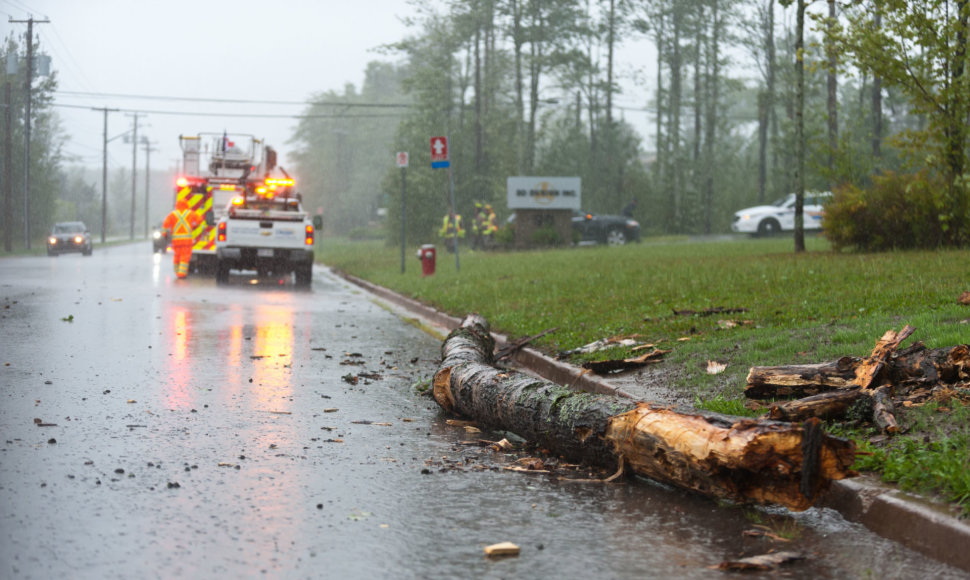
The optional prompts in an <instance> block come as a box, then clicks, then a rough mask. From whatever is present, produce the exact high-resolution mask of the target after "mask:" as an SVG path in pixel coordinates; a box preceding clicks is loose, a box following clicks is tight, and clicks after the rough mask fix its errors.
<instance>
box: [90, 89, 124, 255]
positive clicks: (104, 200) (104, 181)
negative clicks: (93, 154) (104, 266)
mask: <svg viewBox="0 0 970 580" xmlns="http://www.w3.org/2000/svg"><path fill="white" fill-rule="evenodd" d="M92 110H93V111H102V112H103V113H104V138H103V142H102V149H101V243H102V244H103V243H104V240H105V231H106V230H107V229H108V113H112V112H116V111H117V110H118V109H109V108H108V107H101V108H100V109H95V108H92Z"/></svg>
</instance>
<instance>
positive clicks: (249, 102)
mask: <svg viewBox="0 0 970 580" xmlns="http://www.w3.org/2000/svg"><path fill="white" fill-rule="evenodd" d="M55 93H56V94H58V95H64V96H70V97H82V98H99V99H102V98H105V97H111V98H116V99H144V100H150V101H187V102H192V103H237V104H243V105H297V106H307V105H311V106H330V107H358V108H382V109H400V108H408V107H410V106H411V105H410V104H408V103H346V102H343V101H274V100H260V99H216V98H206V97H175V96H165V95H133V94H125V93H89V92H84V91H56V92H55Z"/></svg>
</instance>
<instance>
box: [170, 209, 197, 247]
mask: <svg viewBox="0 0 970 580" xmlns="http://www.w3.org/2000/svg"><path fill="white" fill-rule="evenodd" d="M191 213H192V211H191V210H188V209H183V210H175V211H174V212H172V215H174V216H175V220H176V221H175V225H174V226H172V240H173V241H174V240H191V239H192V238H193V236H192V226H191V225H190V224H189V215H190V214H191Z"/></svg>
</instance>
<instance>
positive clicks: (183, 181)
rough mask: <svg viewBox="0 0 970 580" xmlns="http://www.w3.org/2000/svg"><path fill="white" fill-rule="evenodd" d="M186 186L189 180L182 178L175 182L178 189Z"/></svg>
mask: <svg viewBox="0 0 970 580" xmlns="http://www.w3.org/2000/svg"><path fill="white" fill-rule="evenodd" d="M188 184H189V180H188V179H186V178H184V177H179V178H178V179H176V180H175V185H177V186H179V187H185V186H186V185H188Z"/></svg>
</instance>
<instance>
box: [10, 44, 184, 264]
mask: <svg viewBox="0 0 970 580" xmlns="http://www.w3.org/2000/svg"><path fill="white" fill-rule="evenodd" d="M24 36H26V35H23V34H22V35H19V36H17V35H13V34H11V35H10V36H8V37H7V38H6V39H4V43H3V47H2V56H3V58H2V59H0V64H2V65H3V66H0V214H2V217H3V219H0V243H2V244H3V247H4V249H5V250H7V249H10V250H13V249H20V248H24V247H25V246H26V243H25V231H26V229H25V227H24V226H25V223H24V222H25V209H26V204H25V198H24V161H25V155H24V138H25V129H24V119H25V116H26V111H25V104H26V93H25V91H24V81H25V79H26V75H27V67H26V58H27V51H26V46H25V44H24V38H23V37H24ZM33 51H34V55H35V59H36V58H37V55H41V54H43V47H42V46H41V45H40V43H39V42H36V41H35V43H34V50H33ZM8 55H9V56H8ZM7 58H10V59H11V60H12V61H13V62H15V63H16V72H13V73H8V72H7V66H6V64H7ZM8 86H9V95H10V106H9V115H7V111H6V109H7V106H6V95H7V90H8V89H7V87H8ZM57 88H58V76H57V72H56V71H55V70H53V69H52V70H51V71H50V74H48V75H46V76H42V75H39V74H37V71H36V70H35V74H34V80H33V83H32V85H31V135H30V143H31V146H30V222H29V223H30V240H31V246H32V247H43V246H44V239H45V238H46V237H47V234H48V233H49V231H50V227H51V225H53V224H54V223H55V222H59V221H83V222H84V223H85V224H86V225H87V226H88V228H89V229H90V231H91V234H92V235H93V236H94V237H95V238H96V239H97V235H98V233H100V230H101V211H102V191H101V170H100V168H99V169H98V170H97V171H95V170H93V169H92V168H86V167H82V166H80V165H76V164H74V160H72V159H71V158H70V157H69V156H68V155H67V154H65V152H64V149H65V146H66V145H67V143H68V141H69V139H70V136H69V135H68V134H67V133H66V132H65V131H64V129H63V128H62V126H61V124H60V121H59V118H58V116H57V113H56V111H55V110H54V107H53V102H54V93H55V92H56V91H57ZM8 123H9V124H8ZM8 140H9V145H10V149H9V153H8V152H7V149H6V145H7V141H8ZM152 173H153V175H152V191H153V192H157V191H159V187H160V185H161V184H160V183H159V179H164V183H165V184H166V185H167V184H168V183H169V182H170V181H171V179H170V177H169V176H167V175H165V176H161V175H160V174H159V173H158V172H155V171H153V172H152ZM143 182H144V174H142V175H141V176H140V177H139V183H138V184H137V188H138V192H137V195H136V214H135V232H136V235H138V236H139V237H140V236H142V234H143V230H144V213H143V212H144V195H143V191H144V190H143ZM8 188H9V191H10V197H9V201H8V200H7V199H6V195H5V194H6V191H7V190H8ZM160 199H164V202H161V201H158V202H156V203H155V204H153V207H152V208H151V209H152V210H154V215H153V216H152V219H154V220H156V221H157V219H158V215H157V214H158V212H159V211H160V210H159V208H158V207H155V205H156V204H158V203H164V205H165V206H166V209H165V211H168V209H167V208H168V207H170V206H168V204H169V203H170V202H169V199H170V198H169V197H168V196H162V197H161V198H160ZM107 201H108V203H107V206H108V220H107V222H108V230H107V234H108V235H109V236H110V235H115V236H122V235H125V236H126V235H127V234H128V233H129V231H130V227H131V226H130V224H131V171H130V168H127V167H124V166H122V167H116V168H111V169H110V170H109V174H108V200H107ZM8 204H9V205H8ZM7 208H9V209H7Z"/></svg>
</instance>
